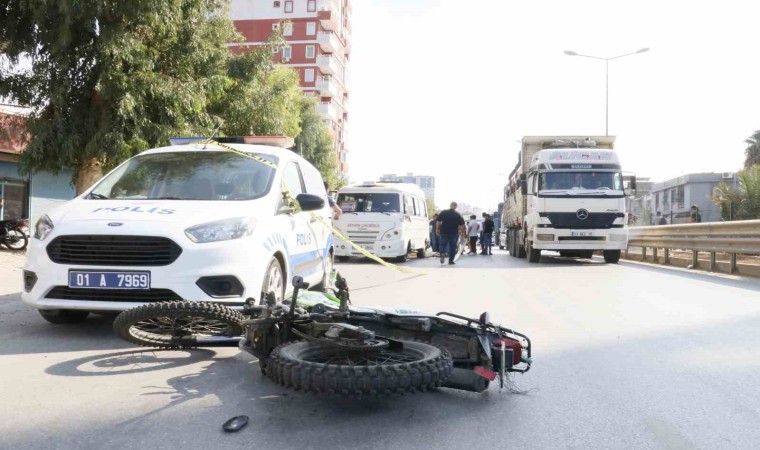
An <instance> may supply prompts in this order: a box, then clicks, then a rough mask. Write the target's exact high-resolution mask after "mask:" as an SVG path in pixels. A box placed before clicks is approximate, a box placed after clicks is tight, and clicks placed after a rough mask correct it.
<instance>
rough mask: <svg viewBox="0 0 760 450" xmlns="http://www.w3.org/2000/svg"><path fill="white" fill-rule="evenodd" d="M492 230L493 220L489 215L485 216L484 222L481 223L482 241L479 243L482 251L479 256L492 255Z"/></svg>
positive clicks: (493, 226)
mask: <svg viewBox="0 0 760 450" xmlns="http://www.w3.org/2000/svg"><path fill="white" fill-rule="evenodd" d="M494 228H495V224H494V223H493V219H492V218H491V216H490V215H489V214H486V220H484V221H483V240H482V241H481V243H480V245H481V247H482V249H483V251H482V252H481V253H480V254H481V255H493V253H491V239H492V238H493V230H494Z"/></svg>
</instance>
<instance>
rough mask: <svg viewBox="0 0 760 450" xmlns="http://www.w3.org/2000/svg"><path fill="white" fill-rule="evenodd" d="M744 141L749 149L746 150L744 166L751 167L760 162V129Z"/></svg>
mask: <svg viewBox="0 0 760 450" xmlns="http://www.w3.org/2000/svg"><path fill="white" fill-rule="evenodd" d="M744 142H746V143H747V149H746V150H745V151H744V155H745V159H744V168H745V169H749V168H751V167H752V166H755V165H757V164H760V130H757V131H755V132H754V133H753V134H752V136H750V137H748V138H747V139H746V140H745V141H744Z"/></svg>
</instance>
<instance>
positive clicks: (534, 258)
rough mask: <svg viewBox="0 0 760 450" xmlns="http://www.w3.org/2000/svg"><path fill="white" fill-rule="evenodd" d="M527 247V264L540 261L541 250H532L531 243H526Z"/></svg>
mask: <svg viewBox="0 0 760 450" xmlns="http://www.w3.org/2000/svg"><path fill="white" fill-rule="evenodd" d="M526 247H527V251H526V253H527V255H528V262H529V263H537V262H539V261H541V250H536V249H535V248H533V243H532V242H531V241H528V242H527V243H526Z"/></svg>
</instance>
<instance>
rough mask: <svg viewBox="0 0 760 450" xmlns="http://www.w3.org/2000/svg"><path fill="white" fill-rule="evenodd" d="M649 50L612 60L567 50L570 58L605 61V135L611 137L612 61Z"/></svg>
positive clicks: (616, 57) (614, 57)
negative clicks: (579, 57)
mask: <svg viewBox="0 0 760 450" xmlns="http://www.w3.org/2000/svg"><path fill="white" fill-rule="evenodd" d="M648 51H649V48H648V47H644V48H642V49H639V50H636V51H635V52H632V53H626V54H624V55H618V56H613V57H612V58H600V57H598V56H591V55H582V54H580V53H576V52H574V51H572V50H565V54H566V55H568V56H582V57H584V58H591V59H599V60H602V61H604V135H605V136H609V135H610V132H609V123H610V61H612V60H613V59H618V58H622V57H624V56H630V55H636V54H639V53H644V52H648Z"/></svg>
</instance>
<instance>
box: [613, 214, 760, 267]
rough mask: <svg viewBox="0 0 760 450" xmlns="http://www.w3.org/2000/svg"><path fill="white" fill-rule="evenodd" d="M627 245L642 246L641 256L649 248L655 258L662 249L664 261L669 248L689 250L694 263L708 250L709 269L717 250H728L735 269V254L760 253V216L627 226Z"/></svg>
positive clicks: (731, 265)
mask: <svg viewBox="0 0 760 450" xmlns="http://www.w3.org/2000/svg"><path fill="white" fill-rule="evenodd" d="M628 247H629V248H630V247H641V248H642V251H643V257H644V259H646V256H647V248H651V249H652V251H653V254H654V255H653V256H654V259H655V261H656V260H657V250H658V249H664V252H665V255H664V256H665V263H667V262H669V260H670V250H674V249H678V250H690V251H691V252H692V265H693V266H694V267H697V265H698V263H699V258H698V255H699V253H700V252H709V253H710V264H709V270H710V271H714V270H715V268H716V261H715V253H716V252H724V253H729V254H730V258H731V260H730V268H729V273H734V272H736V255H737V254H745V255H752V254H760V220H740V221H735V222H709V223H690V224H685V225H661V226H651V227H634V228H629V229H628ZM627 254H628V251H627V250H626V255H627Z"/></svg>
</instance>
